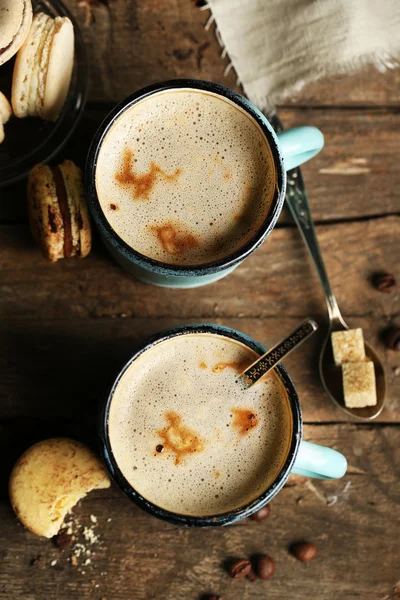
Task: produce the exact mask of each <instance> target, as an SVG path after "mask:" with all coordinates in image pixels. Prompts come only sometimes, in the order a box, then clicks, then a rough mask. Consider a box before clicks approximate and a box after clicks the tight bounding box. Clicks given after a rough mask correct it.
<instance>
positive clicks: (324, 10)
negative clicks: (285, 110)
mask: <svg viewBox="0 0 400 600" xmlns="http://www.w3.org/2000/svg"><path fill="white" fill-rule="evenodd" d="M206 7H209V8H210V9H211V11H212V15H213V16H212V17H211V20H212V19H214V18H215V20H216V24H217V34H218V37H219V39H220V40H221V43H222V44H223V45H224V46H225V49H226V51H227V52H228V55H229V57H230V60H231V62H232V65H233V67H234V68H235V70H236V72H237V74H238V77H239V79H240V81H241V83H242V84H243V87H244V90H245V92H246V94H247V95H248V97H249V98H250V99H251V100H252V101H253V102H254V103H255V104H256V105H257V106H259V108H261V109H262V110H271V109H272V108H273V107H274V106H275V105H276V104H277V103H280V102H281V101H282V100H283V99H284V98H285V97H288V96H290V95H292V94H294V93H295V92H298V91H299V90H300V89H301V88H302V87H303V86H304V85H305V84H307V83H310V82H312V81H315V80H316V79H320V78H322V77H328V76H331V75H337V74H340V73H349V72H351V71H354V70H357V69H359V68H360V67H362V66H364V65H367V64H373V65H375V66H376V67H377V68H378V69H379V70H385V69H387V68H394V67H396V66H398V65H399V61H400V0H208V4H207V5H206Z"/></svg>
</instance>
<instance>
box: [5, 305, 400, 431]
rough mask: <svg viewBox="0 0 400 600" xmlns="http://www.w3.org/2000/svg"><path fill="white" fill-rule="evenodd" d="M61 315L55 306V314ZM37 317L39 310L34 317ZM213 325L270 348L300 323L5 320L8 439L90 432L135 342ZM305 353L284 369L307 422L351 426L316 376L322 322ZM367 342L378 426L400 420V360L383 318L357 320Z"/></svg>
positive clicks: (293, 320)
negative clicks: (382, 375)
mask: <svg viewBox="0 0 400 600" xmlns="http://www.w3.org/2000/svg"><path fill="white" fill-rule="evenodd" d="M62 314H63V311H62V309H60V315H62ZM39 316H40V313H39ZM204 321H206V322H210V321H211V322H214V323H215V322H216V323H220V324H223V325H227V326H228V327H233V328H234V329H238V330H239V331H243V332H244V333H247V334H248V335H250V336H252V337H253V338H255V339H257V340H259V341H261V342H263V343H264V344H265V345H266V346H269V347H271V346H272V345H273V344H275V343H276V342H278V341H279V340H281V339H282V338H283V337H285V335H286V334H287V333H289V332H290V331H292V330H293V329H294V327H295V326H296V324H297V323H298V322H299V319H298V318H287V317H281V316H276V317H273V318H266V319H265V318H264V319H259V318H255V319H254V318H253V319H251V318H227V317H223V318H208V319H204V318H198V317H196V318H177V317H176V316H173V317H172V316H171V317H165V318H147V319H146V318H123V317H122V318H121V317H117V318H115V319H101V320H99V319H68V318H63V317H62V316H60V317H59V318H58V319H46V318H40V319H35V318H34V316H33V317H31V318H26V319H23V318H17V319H14V318H13V319H6V320H5V322H4V323H3V324H2V326H1V327H0V337H1V339H2V346H3V348H4V351H3V353H1V354H0V396H1V397H3V401H2V408H1V418H2V419H3V423H4V424H5V425H7V426H10V424H12V423H13V428H12V431H13V436H17V437H18V438H20V439H21V441H22V442H24V441H25V438H26V436H27V435H29V432H27V431H26V426H25V422H26V420H27V419H28V420H29V419H31V420H32V419H34V420H35V421H36V423H37V426H40V427H41V428H42V436H43V437H47V436H51V435H55V434H60V435H65V434H69V435H71V434H75V435H82V434H83V435H84V434H85V432H89V431H90V432H92V433H93V431H94V416H93V415H94V412H95V408H96V402H97V401H99V400H102V399H103V398H104V397H105V396H106V394H107V390H108V389H109V387H110V386H111V384H112V382H113V380H114V379H115V377H116V375H117V374H118V372H119V370H120V368H121V367H122V365H123V364H124V363H125V362H126V361H127V360H128V359H129V358H130V356H132V353H133V351H134V348H135V345H136V344H138V343H140V342H142V341H144V340H145V339H146V338H147V337H148V336H149V335H152V334H154V333H156V332H158V331H161V330H162V329H165V328H167V327H171V326H175V325H182V324H185V323H189V322H204ZM319 322H320V326H321V329H320V331H319V332H317V334H315V336H313V338H312V339H311V340H310V341H308V342H307V344H306V345H305V346H303V348H302V349H301V350H300V351H298V352H295V353H293V354H292V355H291V356H289V357H288V358H287V359H285V361H284V364H285V365H286V367H287V368H288V371H289V373H290V375H291V377H292V378H293V381H294V383H295V385H296V389H297V390H298V393H299V397H300V400H301V404H302V408H303V416H304V420H305V421H306V422H313V423H317V422H332V421H348V420H349V417H348V416H347V414H345V413H343V412H342V411H340V410H339V409H338V408H336V406H334V405H333V404H332V403H331V401H330V399H329V398H328V396H327V395H326V393H325V391H324V389H323V387H322V384H321V382H320V378H319V375H318V355H319V350H320V348H321V344H322V341H323V338H324V334H325V323H324V321H322V320H320V321H319ZM350 324H351V325H354V326H360V327H362V328H363V330H364V334H365V338H366V339H367V340H368V341H369V342H370V343H371V344H373V345H374V346H376V349H377V351H378V352H379V354H380V356H381V358H382V360H383V362H384V366H385V371H386V375H387V386H388V389H387V397H386V406H385V409H384V411H383V412H382V414H381V415H380V417H379V420H380V421H382V422H392V423H394V422H400V407H399V403H398V398H399V395H400V375H399V374H397V375H396V373H398V371H396V368H397V369H398V367H399V366H400V358H399V356H398V355H397V353H396V352H392V351H390V350H386V349H385V348H384V346H383V345H382V343H381V340H380V332H381V331H382V329H383V328H384V327H385V325H386V320H385V319H384V318H382V317H362V318H360V317H358V318H353V319H351V320H350Z"/></svg>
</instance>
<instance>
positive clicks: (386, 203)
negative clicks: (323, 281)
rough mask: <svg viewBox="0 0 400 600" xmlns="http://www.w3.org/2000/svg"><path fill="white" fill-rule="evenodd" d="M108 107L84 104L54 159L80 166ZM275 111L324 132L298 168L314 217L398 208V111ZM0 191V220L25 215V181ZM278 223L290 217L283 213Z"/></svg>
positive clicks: (370, 213)
mask: <svg viewBox="0 0 400 600" xmlns="http://www.w3.org/2000/svg"><path fill="white" fill-rule="evenodd" d="M111 107H112V105H111V104H109V105H105V106H104V107H88V110H87V111H86V115H85V118H84V119H83V121H82V123H81V124H80V125H79V127H78V129H77V131H76V133H75V134H74V136H73V138H72V140H71V142H70V143H69V144H68V146H67V147H66V148H65V149H64V150H63V152H62V155H61V156H60V157H59V158H60V159H62V158H72V159H74V160H75V161H76V162H78V163H79V164H80V165H81V166H82V167H84V165H85V160H86V155H87V151H88V148H89V145H90V141H91V139H92V137H93V135H94V133H95V131H96V129H97V127H98V126H99V125H100V123H101V121H102V120H103V118H104V117H105V115H106V114H107V112H108V111H109V110H110V109H111ZM279 114H280V117H281V119H282V121H283V123H284V125H285V127H295V126H298V125H315V126H317V127H319V128H320V129H321V130H322V131H323V133H324V135H325V140H326V142H325V148H324V149H323V151H322V152H321V153H320V154H319V155H318V156H317V157H316V158H314V159H313V160H312V161H310V162H309V163H307V164H306V165H304V166H303V167H302V169H303V173H304V179H305V183H306V186H307V192H308V195H309V198H310V203H311V206H312V210H313V214H314V218H315V220H316V221H320V222H323V221H326V220H329V221H332V220H340V219H352V218H358V217H366V216H373V215H382V214H392V213H400V195H399V193H398V190H399V189H400V170H399V168H398V156H399V148H400V146H399V132H400V113H396V112H391V111H386V110H385V111H383V110H382V111H381V110H379V111H373V110H368V111H366V110H364V111H361V112H359V111H354V110H336V109H324V110H319V109H318V110H317V109H315V110H311V109H309V110H303V109H301V110H299V109H284V110H281V111H280V113H279ZM0 196H1V200H2V202H1V203H0V221H3V222H4V221H6V222H7V221H13V222H15V221H21V220H23V221H24V220H26V198H25V182H23V183H20V184H18V185H16V186H11V187H10V188H7V189H2V190H1V192H0ZM350 199H351V201H350ZM280 222H281V223H290V222H291V217H290V215H289V213H288V212H286V211H284V212H283V213H282V216H281V220H280Z"/></svg>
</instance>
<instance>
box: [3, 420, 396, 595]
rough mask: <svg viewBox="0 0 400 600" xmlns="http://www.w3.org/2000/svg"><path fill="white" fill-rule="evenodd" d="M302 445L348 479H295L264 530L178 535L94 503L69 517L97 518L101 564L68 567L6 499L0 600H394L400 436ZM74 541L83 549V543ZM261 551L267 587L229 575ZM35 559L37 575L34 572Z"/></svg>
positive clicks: (101, 501)
mask: <svg viewBox="0 0 400 600" xmlns="http://www.w3.org/2000/svg"><path fill="white" fill-rule="evenodd" d="M304 436H305V438H306V439H308V440H312V441H314V442H317V443H322V444H331V445H333V446H334V447H335V448H337V449H339V450H340V451H342V452H343V453H344V454H345V455H346V456H347V458H348V461H349V465H350V469H349V474H348V475H346V476H345V477H344V478H343V479H342V480H340V481H328V482H322V481H315V480H314V481H307V480H305V479H304V478H301V477H292V478H290V479H289V482H288V485H287V486H286V487H285V488H284V489H283V490H282V491H281V492H280V494H279V495H278V496H277V497H276V498H275V499H274V500H273V502H272V504H271V506H272V512H271V516H270V517H269V518H268V520H267V521H264V522H261V523H256V522H254V521H250V520H246V521H242V522H241V523H239V524H237V525H234V526H231V527H225V528H219V529H211V530H189V529H183V528H177V527H173V526H171V525H169V524H168V523H163V522H161V521H158V520H157V519H155V518H153V517H151V516H149V515H147V514H145V513H144V512H143V511H141V510H140V509H138V508H136V507H135V506H134V505H132V504H131V503H130V502H129V500H128V499H126V498H125V497H123V495H122V494H121V493H120V492H119V491H118V490H116V489H112V490H105V491H103V492H96V493H92V494H90V496H88V497H87V498H86V499H85V500H84V501H83V502H81V503H80V504H79V505H78V506H77V507H76V508H75V510H74V511H73V519H74V520H75V519H79V521H80V523H81V525H86V526H93V524H92V522H91V519H90V515H95V516H96V517H97V519H98V525H97V526H96V527H95V532H96V534H98V535H99V536H100V538H101V540H100V541H99V542H98V543H96V544H94V545H93V546H92V550H93V551H94V552H95V554H94V555H91V562H90V564H88V565H86V566H83V563H84V562H85V560H86V556H83V557H79V558H78V565H77V566H75V567H74V566H72V565H71V563H70V562H69V560H68V559H69V557H70V555H71V551H64V552H63V553H60V551H59V550H58V549H56V548H55V547H54V546H53V544H52V542H51V541H50V540H45V539H43V538H38V537H36V536H35V535H33V534H32V533H30V532H28V531H26V530H25V529H24V528H23V527H21V526H19V525H17V523H16V520H15V518H14V516H13V514H12V511H11V509H10V508H9V505H8V502H7V500H6V498H4V499H3V500H2V502H1V503H0V514H1V522H2V527H1V531H0V539H1V544H2V548H3V551H2V560H1V563H0V597H1V598H4V600H9V599H10V598H23V599H24V600H38V599H39V598H40V599H42V598H46V600H75V599H76V600H78V599H79V600H86V599H87V600H89V599H90V600H92V599H93V600H100V599H101V598H103V599H106V600H111V599H112V600H128V599H129V600H148V599H149V598H153V599H154V600H164V599H171V600H186V599H187V598H194V599H200V598H204V597H205V594H208V593H211V592H212V593H220V594H221V595H222V594H223V596H224V597H225V598H226V599H229V600H252V599H254V600H255V599H259V598H261V597H264V596H265V594H267V595H268V598H270V599H272V600H274V599H276V600H278V599H282V598H296V599H297V600H309V598H310V597H311V596H312V597H315V598H318V599H319V600H331V599H332V597H333V596H334V597H335V599H337V600H348V599H349V598H360V599H362V600H376V599H382V600H383V599H384V598H385V599H386V600H390V599H392V598H393V599H394V598H395V593H394V590H395V588H396V585H398V583H399V581H398V577H399V571H398V539H399V535H400V528H399V521H398V519H396V518H395V517H394V515H396V514H397V510H398V509H397V507H398V502H399V501H400V489H399V483H398V479H396V473H398V472H399V467H400V464H399V458H400V457H399V451H398V448H399V446H400V430H399V429H398V428H393V427H390V426H381V427H370V426H353V425H335V426H307V427H306V428H305V432H304ZM25 445H27V442H26V443H25ZM389 523H390V526H388V524H389ZM301 539H307V540H310V541H312V542H313V543H314V544H315V545H316V546H317V548H318V551H319V554H318V557H317V558H316V559H315V561H314V562H313V563H311V564H310V565H309V566H308V567H306V566H305V565H304V564H302V563H300V562H298V561H296V560H295V559H294V558H293V557H292V556H290V555H289V553H288V550H287V548H288V546H289V545H290V544H291V543H293V542H294V541H298V540H301ZM79 541H84V540H83V539H82V536H81V537H80V538H79ZM259 552H268V553H270V554H271V555H272V556H273V557H274V559H275V561H276V571H275V574H274V576H273V578H272V579H271V580H270V581H268V582H262V581H260V580H258V581H256V582H254V583H252V582H249V581H247V580H232V579H231V578H230V577H229V576H228V575H227V573H226V571H225V569H224V565H225V564H226V561H227V560H229V559H231V558H232V557H242V556H243V557H247V556H252V555H254V554H257V553H259ZM38 555H41V557H42V558H41V562H40V563H39V565H38V566H37V567H33V566H30V562H31V560H32V559H33V558H34V557H37V556H38ZM53 561H57V562H56V564H55V565H54V566H51V563H52V562H53ZM79 564H81V565H82V566H79ZM78 569H81V570H80V571H79V570H78ZM96 586H98V587H96ZM397 589H398V588H397Z"/></svg>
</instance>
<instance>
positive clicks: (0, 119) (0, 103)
mask: <svg viewBox="0 0 400 600" xmlns="http://www.w3.org/2000/svg"><path fill="white" fill-rule="evenodd" d="M11 115H12V108H11V104H10V103H9V101H8V100H7V98H6V97H5V95H4V94H3V93H2V92H0V144H1V142H3V141H4V127H3V125H4V124H5V123H7V121H8V119H9V118H10V117H11Z"/></svg>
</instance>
